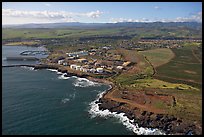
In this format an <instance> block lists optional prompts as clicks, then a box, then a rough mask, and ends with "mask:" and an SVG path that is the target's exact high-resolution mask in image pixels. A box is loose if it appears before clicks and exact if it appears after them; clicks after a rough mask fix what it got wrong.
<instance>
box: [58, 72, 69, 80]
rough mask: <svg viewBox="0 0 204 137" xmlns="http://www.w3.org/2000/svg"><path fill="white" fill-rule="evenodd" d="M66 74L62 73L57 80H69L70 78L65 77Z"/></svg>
mask: <svg viewBox="0 0 204 137" xmlns="http://www.w3.org/2000/svg"><path fill="white" fill-rule="evenodd" d="M65 75H66V73H62V75H60V76H58V79H69V78H70V77H66V76H65Z"/></svg>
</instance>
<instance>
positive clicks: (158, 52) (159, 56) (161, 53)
mask: <svg viewBox="0 0 204 137" xmlns="http://www.w3.org/2000/svg"><path fill="white" fill-rule="evenodd" d="M140 53H141V54H142V55H144V56H146V57H147V59H148V60H149V61H150V62H151V64H152V65H153V66H154V67H155V68H156V67H158V66H161V65H163V64H165V63H167V62H169V61H170V60H171V59H172V58H173V57H174V53H173V52H172V51H171V49H168V48H158V49H152V50H146V51H140Z"/></svg>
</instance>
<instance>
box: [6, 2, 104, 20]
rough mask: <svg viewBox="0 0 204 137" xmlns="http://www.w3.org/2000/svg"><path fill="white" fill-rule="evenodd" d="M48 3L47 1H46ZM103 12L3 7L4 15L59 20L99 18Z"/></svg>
mask: <svg viewBox="0 0 204 137" xmlns="http://www.w3.org/2000/svg"><path fill="white" fill-rule="evenodd" d="M46 4H47V3H46ZM102 14H103V12H101V11H99V10H97V11H91V12H86V13H75V12H66V11H23V10H14V9H2V17H18V18H19V17H21V18H32V19H44V20H45V19H47V20H53V21H54V20H58V21H68V22H70V21H73V22H74V21H77V18H84V17H85V18H92V19H95V18H99V17H100V16H101V15H102Z"/></svg>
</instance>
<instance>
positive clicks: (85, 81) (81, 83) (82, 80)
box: [73, 77, 101, 87]
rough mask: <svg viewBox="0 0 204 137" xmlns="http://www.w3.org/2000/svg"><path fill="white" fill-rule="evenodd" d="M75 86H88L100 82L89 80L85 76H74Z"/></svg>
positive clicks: (97, 84) (96, 84)
mask: <svg viewBox="0 0 204 137" xmlns="http://www.w3.org/2000/svg"><path fill="white" fill-rule="evenodd" d="M73 85H74V86H75V87H90V86H100V85H101V84H99V83H97V82H93V81H90V80H88V79H86V78H78V77H77V78H76V80H75V82H74V83H73Z"/></svg>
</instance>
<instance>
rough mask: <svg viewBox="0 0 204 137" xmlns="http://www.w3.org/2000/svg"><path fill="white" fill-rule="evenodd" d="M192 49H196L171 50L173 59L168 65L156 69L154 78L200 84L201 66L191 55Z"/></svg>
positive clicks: (190, 47)
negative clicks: (173, 55) (173, 54)
mask: <svg viewBox="0 0 204 137" xmlns="http://www.w3.org/2000/svg"><path fill="white" fill-rule="evenodd" d="M194 48H196V47H192V46H188V47H183V48H181V49H172V51H173V52H174V53H175V57H174V58H173V59H172V60H171V61H170V62H169V63H167V64H165V65H162V66H160V67H158V68H156V71H157V73H156V75H155V78H158V79H161V80H167V81H169V79H172V80H171V81H173V80H180V81H183V82H188V83H192V84H193V83H197V84H202V64H201V63H200V61H199V60H198V59H197V57H195V55H194V54H193V51H192V50H193V49H194ZM200 52H202V51H200ZM165 78H167V79H165ZM169 82H170V81H169Z"/></svg>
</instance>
